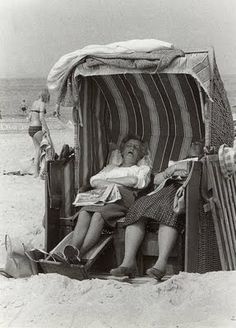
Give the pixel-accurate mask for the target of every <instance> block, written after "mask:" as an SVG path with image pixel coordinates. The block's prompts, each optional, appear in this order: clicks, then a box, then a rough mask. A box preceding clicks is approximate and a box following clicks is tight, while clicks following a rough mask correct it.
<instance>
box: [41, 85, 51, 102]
mask: <svg viewBox="0 0 236 328" xmlns="http://www.w3.org/2000/svg"><path fill="white" fill-rule="evenodd" d="M39 98H40V99H41V100H42V102H44V103H49V101H50V93H49V90H48V88H44V89H42V91H41V92H40V93H39Z"/></svg>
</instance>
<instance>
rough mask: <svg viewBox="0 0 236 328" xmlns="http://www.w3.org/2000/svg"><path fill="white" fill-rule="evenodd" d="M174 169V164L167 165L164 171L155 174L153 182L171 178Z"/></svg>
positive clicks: (157, 182)
mask: <svg viewBox="0 0 236 328" xmlns="http://www.w3.org/2000/svg"><path fill="white" fill-rule="evenodd" d="M175 170H176V165H171V166H170V167H167V168H166V169H165V170H164V171H162V172H160V173H158V174H156V175H155V178H154V184H155V185H159V184H161V183H162V182H163V181H164V180H166V179H168V178H171V177H172V175H173V174H174V173H175Z"/></svg>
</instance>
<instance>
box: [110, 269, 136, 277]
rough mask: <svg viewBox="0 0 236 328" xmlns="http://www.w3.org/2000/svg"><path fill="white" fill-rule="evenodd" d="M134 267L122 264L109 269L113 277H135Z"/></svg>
mask: <svg viewBox="0 0 236 328" xmlns="http://www.w3.org/2000/svg"><path fill="white" fill-rule="evenodd" d="M135 272H136V269H135V268H128V267H124V266H120V267H118V268H115V269H111V271H110V274H111V275H112V276H115V277H129V278H134V277H135Z"/></svg>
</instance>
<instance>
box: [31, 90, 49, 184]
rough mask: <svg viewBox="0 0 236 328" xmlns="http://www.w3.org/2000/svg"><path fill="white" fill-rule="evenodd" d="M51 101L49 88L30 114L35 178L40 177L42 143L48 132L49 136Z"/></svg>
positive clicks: (42, 93)
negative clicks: (46, 119) (47, 121)
mask: <svg viewBox="0 0 236 328" xmlns="http://www.w3.org/2000/svg"><path fill="white" fill-rule="evenodd" d="M49 101H50V94H49V91H48V89H47V88H45V89H43V90H42V91H41V92H40V94H39V97H38V99H37V100H35V101H34V102H33V105H32V107H31V110H30V112H29V116H28V120H29V123H30V125H29V130H28V132H29V135H30V137H31V138H32V140H33V144H34V148H35V158H34V169H35V171H34V177H35V178H36V177H38V176H39V159H40V143H41V141H42V138H43V135H44V133H45V132H46V133H47V134H48V136H49V129H48V126H47V123H46V121H45V114H46V104H48V103H49Z"/></svg>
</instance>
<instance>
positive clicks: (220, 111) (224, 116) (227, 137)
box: [209, 61, 234, 151]
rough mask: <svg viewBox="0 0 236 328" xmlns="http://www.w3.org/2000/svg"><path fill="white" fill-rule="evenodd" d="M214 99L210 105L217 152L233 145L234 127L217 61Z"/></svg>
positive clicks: (213, 91)
mask: <svg viewBox="0 0 236 328" xmlns="http://www.w3.org/2000/svg"><path fill="white" fill-rule="evenodd" d="M212 98H213V101H214V102H213V103H209V106H210V111H211V122H210V129H211V146H213V147H215V150H216V151H217V150H218V149H219V147H220V145H222V144H227V145H228V146H232V145H233V140H234V126H233V118H232V112H231V108H230V104H229V101H228V98H227V94H226V91H225V89H224V84H223V82H222V80H221V77H220V75H219V71H218V68H217V65H216V62H215V61H214V74H213V81H212Z"/></svg>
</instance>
